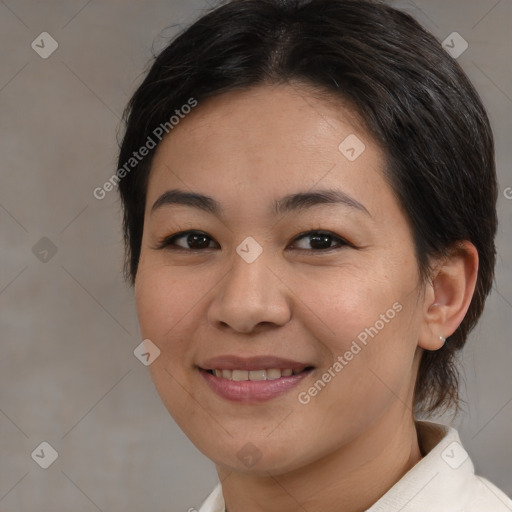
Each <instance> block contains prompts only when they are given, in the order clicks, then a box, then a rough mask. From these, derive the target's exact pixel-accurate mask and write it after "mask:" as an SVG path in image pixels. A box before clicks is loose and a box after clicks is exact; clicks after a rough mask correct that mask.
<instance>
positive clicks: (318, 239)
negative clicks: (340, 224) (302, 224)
mask: <svg viewBox="0 0 512 512" xmlns="http://www.w3.org/2000/svg"><path fill="white" fill-rule="evenodd" d="M310 243H311V247H313V248H314V249H329V247H330V245H331V236H330V235H312V236H311V242H310Z"/></svg>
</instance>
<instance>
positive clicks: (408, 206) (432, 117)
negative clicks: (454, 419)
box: [118, 0, 498, 413]
mask: <svg viewBox="0 0 512 512" xmlns="http://www.w3.org/2000/svg"><path fill="white" fill-rule="evenodd" d="M281 83H282V84H286V83H289V84H291V83H295V84H303V85H305V86H308V87H310V88H312V89H313V90H314V91H317V92H318V93H319V94H320V95H323V96H324V97H325V98H326V99H331V100H332V99H336V98H338V99H340V100H342V101H343V102H344V103H345V104H348V105H350V106H351V107H352V108H353V109H354V110H355V111H356V112H357V113H358V115H359V117H360V118H361V120H362V121H363V123H364V126H365V128H366V129H367V130H368V132H369V133H370V134H371V135H372V136H373V137H374V139H375V141H376V142H377V143H378V144H379V145H380V146H381V148H382V149H383V150H384V153H385V155H386V167H385V170H384V175H385V178H386V180H387V182H388V183H389V185H390V187H391V188H392V190H393V191H394V193H395V196H396V197H397V200H398V202H399V204H400V206H401V208H402V210H403V212H404V215H405V216H406V218H407V220H408V222H409V224H410V226H411V231H412V233H413V240H414V244H415V252H416V259H417V262H418V269H419V275H420V276H421V279H422V281H423V282H426V280H428V279H431V262H432V258H433V257H436V256H442V255H448V254H449V251H450V249H451V248H453V247H454V246H456V244H457V242H459V241H461V240H469V241H470V242H471V243H473V244H474V245H475V247H476V249H477V251H478V256H479V268H478V277H477V283H476V289H475V293H474V295H473V298H472V300H471V304H470V306H469V310H468V312H467V314H466V316H465V318H464V319H463V321H462V323H461V324H460V326H459V327H458V328H457V330H456V331H455V332H454V333H453V334H452V335H451V336H450V337H449V338H448V340H447V341H446V343H445V344H444V346H443V347H442V348H440V349H439V350H436V351H425V352H424V353H423V355H422V359H421V362H420V368H419V371H418V376H417V380H416V387H415V396H414V405H415V410H416V412H417V413H418V412H419V413H432V412H439V411H441V410H442V411H444V410H446V409H448V408H450V407H451V406H455V408H456V409H457V408H458V405H459V393H458V375H459V374H458V370H457V364H456V363H457V360H456V355H457V352H458V351H459V350H460V349H461V348H462V347H463V346H464V344H465V342H466V339H467V336H468V334H469V332H470V331H471V330H472V329H473V327H474V326H475V324H476V322H477V320H478V318H479V317H480V315H481V313H482V311H483V307H484V303H485V300H486V297H487V295H488V293H489V291H490V289H491V286H492V281H493V277H494V265H495V258H496V249H495V244H494V237H495V234H496V229H497V214H496V201H497V195H498V192H497V179H496V171H495V162H494V140H493V134H492V130H491V128H490V125H489V120H488V117H487V114H486V112H485V109H484V107H483V105H482V102H481V100H480V98H479V95H478V93H477V92H476V91H475V89H474V87H473V86H472V84H471V83H470V81H469V79H468V78H467V76H466V75H465V73H464V72H463V71H462V69H461V67H460V66H459V64H458V63H457V62H456V61H455V60H454V59H453V58H452V57H450V56H449V55H448V53H447V52H446V51H445V50H444V49H443V48H442V46H441V44H440V42H439V41H438V40H437V39H436V38H435V37H434V36H433V35H432V34H430V33H429V32H427V31H426V30H425V29H424V28H422V27H421V25H420V24H419V23H418V22H417V21H415V20H414V19H413V18H412V17H411V16H410V15H408V14H406V13H404V12H401V11H399V10H397V9H394V8H392V7H390V6H388V5H386V4H384V3H382V2H378V1H372V0H232V1H229V2H222V3H220V4H219V5H217V6H216V7H215V8H213V9H212V10H210V11H209V12H207V13H206V14H205V15H203V16H202V17H200V18H199V19H198V20H197V21H195V23H193V24H192V25H191V26H190V27H188V28H187V29H186V30H183V31H182V32H181V33H179V34H178V35H177V36H175V37H174V38H173V39H172V41H171V42H170V44H169V45H168V46H167V47H166V48H165V49H164V50H163V51H161V53H160V54H159V55H158V56H155V59H154V62H153V63H152V65H151V68H150V69H149V72H148V73H147V75H146V77H145V79H144V80H143V82H142V84H141V85H140V86H139V87H138V89H137V90H136V92H135V93H134V95H133V97H132V98H131V100H130V102H129V104H128V105H127V107H126V110H125V113H124V120H125V132H124V137H123V140H122V141H121V144H120V152H119V161H118V169H119V168H121V166H123V165H124V164H125V163H126V162H127V161H128V160H129V159H130V158H131V157H132V153H133V151H134V150H137V149H138V148H140V147H142V146H143V145H144V144H146V141H147V140H148V137H151V135H152V133H153V132H154V130H155V128H156V127H158V126H164V124H165V123H166V122H167V123H168V121H169V119H170V117H171V116H172V115H173V114H174V113H175V112H176V110H177V109H180V107H181V106H182V105H185V104H187V102H190V99H191V98H194V99H195V101H197V102H198V104H199V106H198V107H197V108H200V105H201V102H202V101H203V100H205V99H206V98H208V97H213V96H216V95H220V94H222V93H226V92H229V91H234V90H244V89H249V88H251V87H254V86H257V85H264V84H281ZM166 131H167V130H166ZM171 136H172V133H171ZM154 152H155V149H153V150H151V151H150V152H149V154H148V156H147V157H146V158H144V159H141V161H140V162H137V164H136V165H134V166H133V170H131V172H129V173H123V174H125V175H124V177H123V178H122V179H121V180H120V183H119V191H120V195H121V199H122V206H123V209H124V219H123V226H124V238H125V248H126V253H125V254H126V258H125V277H126V279H127V280H128V281H129V282H130V283H131V284H132V285H133V283H134V282H135V276H136V273H137V266H138V262H139V257H140V251H141V240H142V231H143V222H144V208H145V200H146V190H147V183H148V176H149V172H150V169H151V161H152V157H153V155H154Z"/></svg>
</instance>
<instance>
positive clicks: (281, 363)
mask: <svg viewBox="0 0 512 512" xmlns="http://www.w3.org/2000/svg"><path fill="white" fill-rule="evenodd" d="M308 366H311V365H309V364H307V363H301V362H299V361H292V360H291V359H284V358H281V357H275V356H255V357H240V356H235V355H222V356H216V357H212V358H210V359H207V360H206V361H204V362H203V363H202V364H201V365H200V367H201V368H203V369H204V370H261V369H267V368H280V369H288V368H291V369H292V370H299V369H302V368H306V367H308Z"/></svg>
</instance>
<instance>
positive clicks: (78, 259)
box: [0, 0, 512, 512]
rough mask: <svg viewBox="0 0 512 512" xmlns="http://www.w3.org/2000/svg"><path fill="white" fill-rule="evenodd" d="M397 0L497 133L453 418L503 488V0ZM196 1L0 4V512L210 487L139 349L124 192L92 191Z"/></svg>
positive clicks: (507, 85)
mask: <svg viewBox="0 0 512 512" xmlns="http://www.w3.org/2000/svg"><path fill="white" fill-rule="evenodd" d="M395 5H397V6H399V7H401V8H403V9H405V10H406V11H408V12H410V13H411V14H413V15H414V16H415V17H416V18H417V19H419V20H420V21H421V22H422V23H423V24H424V25H425V26H426V27H427V28H428V29H430V30H431V31H432V32H433V33H434V34H435V35H436V36H438V37H439V39H440V40H443V39H445V38H446V37H447V36H448V35H449V34H450V33H452V32H453V31H457V32H459V33H460V34H461V35H462V36H463V37H464V38H465V39H466V40H467V41H468V43H469V48H468V50H467V51H466V52H465V53H464V54H462V55H461V56H460V57H459V59H458V60H459V62H460V63H461V64H462V65H463V67H464V68H465V70H466V71H467V73H468V74H469V76H470V77H471V79H472V80H473V82H474V83H475V85H476V87H477V88H478V90H479V91H480V93H481V95H482V97H483V100H484V103H485V105H486V107H487V108H488V110H489V113H490V117H491V120H492V123H493V126H494V130H495V134H496V145H497V162H498V172H499V179H500V192H501V194H500V198H499V205H498V206H499V214H500V229H499V234H498V250H499V259H498V265H497V279H496V285H495V288H494V290H493V292H492V295H491V296H490V298H489V300H488V303H487V308H486V312H485V314H484V317H483V318H482V320H481V322H480V324H479V326H478V327H477V329H476V330H475V331H474V333H473V334H472V336H471V339H470V340H469V342H468V345H467V348H466V350H465V353H464V365H465V380H466V383H467V386H466V388H467V390H466V393H465V396H466V399H467V401H468V404H469V405H468V407H467V410H466V413H465V414H463V415H461V416H460V417H459V418H458V419H457V420H456V422H455V425H456V426H458V428H459V430H460V434H461V437H462V440H463V442H464V443H465V446H466V449H467V450H468V451H469V452H470V454H471V456H472V458H473V460H474V462H475V465H476V468H477V471H478V472H480V473H481V474H483V475H485V476H486V477H488V478H489V479H490V480H491V481H493V482H494V483H496V484H497V485H498V486H499V487H501V488H502V489H503V490H504V491H505V492H506V493H508V494H509V495H512V443H511V441H510V426H511V424H512V403H511V402H512V380H511V369H510V368H511V366H512V350H511V347H510V331H511V327H512V325H511V320H510V319H511V315H512V243H511V234H512V222H511V220H512V199H507V198H506V197H505V190H506V189H507V187H512V173H511V170H510V169H511V150H512V135H511V133H512V130H511V122H510V119H512V99H511V98H512V80H511V78H512V71H511V50H510V48H511V31H512V0H501V1H497V0H478V1H477V0H472V1H463V0H457V1H449V2H446V1H444V0H435V1H432V0H431V1H426V0H421V1H420V0H417V1H416V2H415V3H413V2H401V3H395ZM206 7H208V5H207V4H206V3H203V2H201V1H188V2H185V1H184V0H183V1H177V0H168V1H162V0H151V1H145V2H142V1H140V0H138V1H131V2H126V1H121V0H109V1H104V2H100V1H99V0H92V1H89V2H88V1H87V0H74V1H67V2H64V1H57V0H44V1H38V2H36V1H32V2H30V1H28V0H0V45H1V46H0V47H1V53H0V134H1V136H0V155H1V188H0V225H1V236H2V239H1V240H2V242H1V253H0V258H1V260H0V261H1V266H0V312H1V323H0V329H1V332H0V339H1V345H0V349H1V357H0V510H1V511H4V512H20V511H24V512H30V511H39V512H41V511H43V512H44V511H50V510H52V511H64V510H73V511H75V512H81V511H84V512H93V511H97V510H100V511H104V512H107V511H120V510H123V511H125V512H135V511H139V510H151V511H155V512H156V511H162V512H164V511H166V512H167V511H186V510H188V509H189V508H190V507H198V506H199V504H200V502H201V501H202V499H203V498H204V497H205V496H206V495H207V494H208V492H209V491H210V489H211V488H212V487H213V486H214V484H215V483H216V473H215V470H214V465H213V463H211V462H210V461H208V460H207V459H205V458H204V457H203V456H202V455H201V454H200V453H199V452H198V451H197V450H196V449H195V448H194V447H193V446H192V445H191V443H190V442H189V441H188V440H187V438H186V437H185V436H184V435H183V433H182V432H181V431H180V430H179V429H178V428H177V426H176V425H175V424H174V422H173V420H172V419H171V418H170V417H169V415H168V413H167V411H166V410H165V408H164V406H163V405H162V404H161V403H160V400H159V398H158V396H157V394H156V392H155V391H154V389H153V386H152V383H151V380H150V377H149V373H148V371H147V368H146V367H144V366H143V365H142V364H141V363H140V362H139V361H138V360H137V359H136V358H135V357H134V355H133V350H134V348H135V347H136V346H137V345H138V344H139V342H140V339H139V335H138V326H137V321H136V317H135V308H134V300H133V297H132V292H131V290H130V289H129V288H128V287H127V286H125V284H124V283H123V280H122V278H121V274H120V269H121V262H122V243H121V242H122V238H121V230H120V215H119V212H120V210H119V202H118V200H117V196H116V191H113V192H110V193H109V194H108V195H107V197H106V198H105V199H103V200H102V201H100V200H97V199H95V198H94V197H93V195H92V190H93V189H94V188H95V187H98V186H101V185H102V184H103V183H104V182H105V180H106V179H108V177H110V176H111V175H112V173H113V172H115V159H116V149H117V146H116V132H117V130H118V129H119V126H120V115H121V112H122V109H123V107H124V105H125V103H126V102H127V100H128V98H129V97H130V94H131V93H132V92H133V91H134V89H135V87H136V85H137V84H138V83H139V82H140V80H141V78H142V72H143V71H144V69H146V65H147V63H148V60H149V58H150V56H151V48H152V47H153V48H155V49H159V48H162V47H163V45H164V44H165V40H166V38H167V37H169V36H171V35H173V34H174V33H175V32H176V31H177V30H178V29H179V27H180V24H181V25H183V26H185V25H187V24H188V23H189V22H190V21H192V20H193V19H195V18H196V17H197V16H199V15H200V14H201V12H202V10H203V9H205V8H206ZM166 27H167V28H166ZM169 27H170V28H169ZM43 31H47V32H49V33H50V34H51V36H52V37H53V38H55V40H57V42H58V44H59V47H58V49H57V51H55V53H53V54H52V55H51V56H50V57H49V58H48V59H42V58H41V57H40V56H39V55H38V54H37V53H36V52H35V51H34V50H33V49H32V48H31V43H32V41H33V40H34V39H36V37H37V36H38V35H39V34H40V33H41V32H43ZM511 196H512V193H511V194H510V195H509V197H511ZM42 237H47V238H48V239H50V240H51V242H52V243H53V244H54V246H55V247H56V250H57V252H56V253H55V254H54V255H53V256H52V253H51V252H49V253H48V255H46V256H45V255H44V253H41V252H40V251H41V250H44V249H45V247H46V249H48V247H47V246H45V245H44V244H48V242H44V241H43V242H40V244H43V247H42V249H41V248H39V253H38V251H37V250H34V251H33V247H34V246H35V245H36V244H37V243H38V241H39V240H40V239H41V238H42ZM36 247H39V246H36ZM34 252H36V253H38V256H39V258H43V259H44V258H46V259H47V261H41V260H40V259H39V258H38V257H36V255H35V254H34ZM42 441H47V442H49V443H50V444H51V445H52V446H53V447H54V448H55V449H56V450H57V451H58V453H59V457H58V459H57V460H56V461H55V463H54V464H53V465H52V466H50V467H49V468H48V469H42V468H40V467H39V466H38V465H36V463H35V462H34V460H32V458H31V453H32V452H33V450H34V449H35V448H36V447H37V446H38V445H39V444H40V443H41V442H42Z"/></svg>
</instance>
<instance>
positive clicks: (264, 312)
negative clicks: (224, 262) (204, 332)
mask: <svg viewBox="0 0 512 512" xmlns="http://www.w3.org/2000/svg"><path fill="white" fill-rule="evenodd" d="M276 274H277V272H276V271H275V270H274V271H272V270H271V268H270V267H269V266H268V264H267V261H266V259H265V258H264V257H263V255H262V256H260V257H259V258H258V259H257V260H256V261H253V262H252V263H247V262H246V261H244V260H243V259H242V258H240V257H239V256H238V255H235V257H234V263H233V266H232V268H231V270H230V271H229V272H228V273H227V274H226V276H225V277H224V279H222V281H221V283H220V284H219V287H218V288H216V294H215V296H214V298H213V300H212V302H211V303H210V307H209V309H208V322H209V323H210V324H211V325H213V326H215V327H216V328H219V329H224V330H227V329H232V330H233V331H236V332H238V333H244V334H249V333H256V332H259V331H262V330H264V329H268V328H272V327H276V326H283V325H285V324H286V323H287V322H288V321H289V320H290V318H291V309H290V303H289V302H290V301H289V298H290V297H289V293H287V291H288V289H287V287H286V285H285V284H284V283H283V281H282V280H281V279H280V278H279V277H278V276H277V275H276Z"/></svg>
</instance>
